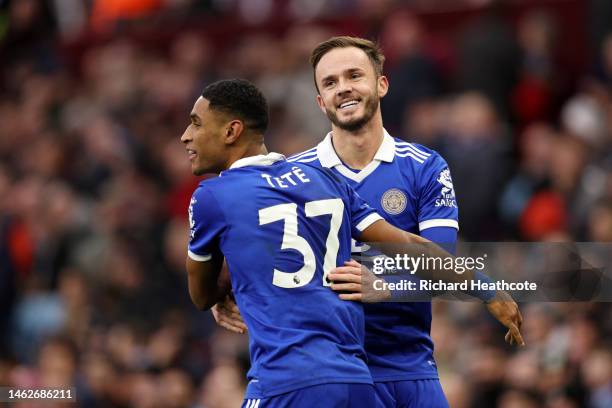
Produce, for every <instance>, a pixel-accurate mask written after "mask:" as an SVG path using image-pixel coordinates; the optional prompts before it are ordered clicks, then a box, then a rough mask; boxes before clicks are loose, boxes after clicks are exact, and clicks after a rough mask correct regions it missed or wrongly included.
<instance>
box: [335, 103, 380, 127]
mask: <svg viewBox="0 0 612 408" xmlns="http://www.w3.org/2000/svg"><path fill="white" fill-rule="evenodd" d="M379 103H380V98H379V97H378V94H375V95H373V96H372V97H370V98H367V99H366V104H365V110H364V113H363V116H361V117H360V118H356V119H352V120H349V121H346V122H342V121H340V119H338V116H337V115H336V112H335V111H332V110H329V109H326V110H325V113H326V115H327V117H328V119H329V120H330V121H331V123H333V124H334V125H335V126H336V127H338V128H340V129H342V130H345V131H347V132H355V131H357V130H359V129H361V128H363V127H364V126H365V125H366V124H367V123H368V122H369V121H370V120H371V119H372V117H374V114H375V113H376V110H377V109H378V104H379Z"/></svg>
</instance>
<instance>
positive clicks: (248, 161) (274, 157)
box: [228, 152, 285, 170]
mask: <svg viewBox="0 0 612 408" xmlns="http://www.w3.org/2000/svg"><path fill="white" fill-rule="evenodd" d="M281 160H285V156H283V155H282V154H280V153H274V152H272V153H268V154H258V155H257V156H248V157H243V158H242V159H240V160H236V161H235V162H234V163H232V165H231V166H230V167H229V169H237V168H240V167H246V166H270V165H272V164H274V163H276V162H277V161H281ZM229 169H228V170H229Z"/></svg>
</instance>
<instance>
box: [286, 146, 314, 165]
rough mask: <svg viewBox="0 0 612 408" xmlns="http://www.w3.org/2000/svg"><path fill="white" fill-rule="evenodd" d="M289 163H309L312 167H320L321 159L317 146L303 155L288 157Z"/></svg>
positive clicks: (302, 153)
mask: <svg viewBox="0 0 612 408" xmlns="http://www.w3.org/2000/svg"><path fill="white" fill-rule="evenodd" d="M287 161H288V162H290V163H308V164H310V165H315V166H320V163H319V157H318V155H317V146H315V147H313V148H312V149H308V150H306V151H303V152H301V153H296V154H294V155H292V156H289V157H287Z"/></svg>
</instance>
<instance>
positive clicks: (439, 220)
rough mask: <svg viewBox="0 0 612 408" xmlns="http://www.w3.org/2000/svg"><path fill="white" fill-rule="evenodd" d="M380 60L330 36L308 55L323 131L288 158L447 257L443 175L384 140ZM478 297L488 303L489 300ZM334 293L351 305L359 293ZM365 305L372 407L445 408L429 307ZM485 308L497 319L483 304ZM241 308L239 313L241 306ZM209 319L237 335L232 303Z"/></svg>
mask: <svg viewBox="0 0 612 408" xmlns="http://www.w3.org/2000/svg"><path fill="white" fill-rule="evenodd" d="M383 62H384V55H383V54H382V52H381V51H380V49H379V48H378V47H377V46H376V45H375V44H374V43H372V42H371V41H368V40H365V39H360V38H353V37H334V38H331V39H329V40H327V41H325V42H323V43H321V44H319V45H318V46H317V47H316V48H315V49H314V51H313V52H312V56H311V63H312V66H313V70H314V79H315V85H316V88H317V91H318V96H317V102H318V104H319V106H320V108H321V110H322V111H323V112H324V113H325V114H326V115H327V116H328V118H329V119H330V121H331V123H332V131H331V132H330V133H329V134H328V135H327V136H326V137H325V139H324V140H323V141H322V142H321V143H320V144H319V145H317V146H316V147H314V148H312V149H310V150H307V151H305V152H303V153H301V154H298V155H295V156H293V157H291V158H289V161H290V162H293V163H295V164H302V163H304V164H308V165H311V166H315V167H319V168H327V169H330V170H331V171H332V172H333V173H334V174H336V175H337V176H339V177H342V178H344V179H345V180H346V181H347V182H348V183H349V184H350V185H351V186H352V187H353V188H354V189H355V190H356V191H357V192H358V193H359V195H360V196H362V197H363V198H364V199H365V200H366V202H368V203H369V204H370V205H371V206H372V207H373V208H375V209H377V210H378V212H379V213H380V214H381V215H382V216H383V217H384V218H385V220H387V221H388V222H389V223H391V224H393V225H395V226H397V227H399V228H401V229H403V230H405V231H409V232H413V233H415V234H420V235H421V236H423V237H425V238H428V239H429V240H431V241H433V242H436V243H439V244H441V245H442V244H443V245H444V246H445V247H446V248H447V249H448V248H450V249H451V250H453V249H454V245H455V242H456V238H457V230H458V209H457V203H456V200H455V194H454V190H453V184H452V179H451V176H450V171H449V169H448V166H447V164H446V162H445V161H444V159H443V158H442V157H440V156H439V155H438V154H437V153H436V152H434V151H432V150H430V149H427V148H426V147H423V146H420V145H415V144H412V143H407V142H404V141H402V140H400V139H397V138H393V137H391V136H390V135H389V134H388V133H387V132H386V131H385V130H384V128H383V123H382V116H381V112H380V99H381V98H382V97H384V96H385V94H386V93H387V90H388V87H389V83H388V81H387V78H386V77H385V76H384V75H383ZM365 241H367V240H363V239H362V242H365ZM367 249H368V248H367V246H365V245H364V244H359V243H356V244H355V245H354V248H353V252H355V253H358V254H361V253H363V252H365V251H366V250H367ZM361 273H362V271H361V268H360V267H359V265H355V264H350V265H346V266H344V267H341V268H338V269H337V270H335V271H333V272H332V273H331V274H330V278H332V279H333V281H334V283H335V285H334V287H335V288H337V289H346V286H343V285H342V283H343V282H345V283H349V282H353V283H354V282H361V280H360V279H361V276H360V275H361ZM336 285H338V286H336ZM483 295H484V296H486V298H485V300H490V296H491V295H490V294H486V293H485V294H483ZM341 296H343V298H344V299H354V300H358V299H359V296H360V294H359V293H355V294H344V295H341ZM364 307H365V314H366V343H365V349H366V352H367V356H368V366H369V368H370V372H371V373H372V377H373V379H374V382H375V387H376V392H377V397H378V402H379V405H380V406H383V407H396V406H397V407H400V406H401V407H431V408H437V407H448V403H447V401H446V398H445V396H444V393H443V391H442V387H441V386H440V382H439V379H438V373H437V368H436V363H435V360H434V357H433V343H432V340H431V337H430V329H431V303H430V302H412V303H378V304H365V305H364ZM487 307H488V308H489V311H491V312H492V313H493V314H494V315H496V317H498V319H499V315H497V314H496V311H494V310H492V305H491V304H488V306H487ZM240 311H242V312H243V313H244V310H243V308H240ZM213 313H214V315H215V319H216V320H217V321H218V322H219V324H220V325H222V326H224V327H226V328H228V329H230V330H234V331H239V330H243V329H244V326H242V325H241V322H240V318H239V315H238V310H237V309H236V308H235V306H234V305H233V304H232V302H231V301H229V300H227V299H226V300H225V301H223V302H221V303H220V304H219V305H217V306H216V307H215V310H214V311H213ZM517 313H518V312H517ZM518 315H519V316H520V313H519V314H518ZM499 320H500V321H501V322H502V323H504V321H503V319H499ZM520 323H521V318H520V317H519V318H518V322H517V324H516V327H514V328H511V330H510V332H509V333H508V335H507V336H506V339H507V340H508V341H510V342H516V343H517V344H523V341H522V338H520V334H519V335H516V332H518V329H520ZM504 324H506V323H504ZM506 326H507V327H511V326H509V325H508V324H506ZM511 332H514V333H515V334H511ZM512 338H515V340H512Z"/></svg>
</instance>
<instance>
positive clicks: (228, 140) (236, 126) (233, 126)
mask: <svg viewBox="0 0 612 408" xmlns="http://www.w3.org/2000/svg"><path fill="white" fill-rule="evenodd" d="M243 131H244V123H243V122H242V121H241V120H238V119H234V120H232V121H231V122H228V123H227V125H226V126H225V134H224V135H223V141H224V142H225V144H233V143H236V142H237V141H238V138H239V137H240V135H242V132H243Z"/></svg>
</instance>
